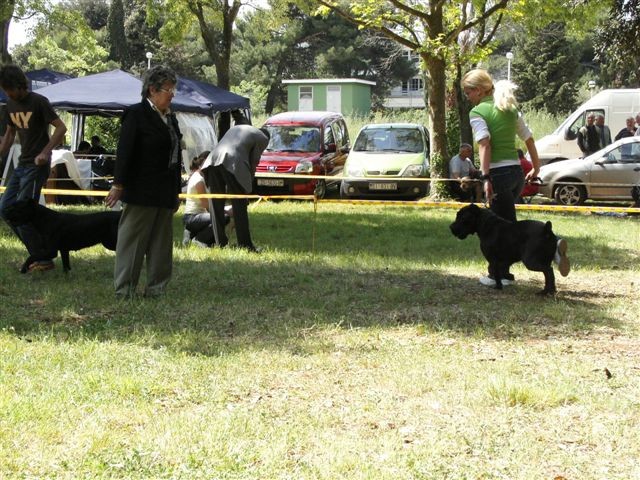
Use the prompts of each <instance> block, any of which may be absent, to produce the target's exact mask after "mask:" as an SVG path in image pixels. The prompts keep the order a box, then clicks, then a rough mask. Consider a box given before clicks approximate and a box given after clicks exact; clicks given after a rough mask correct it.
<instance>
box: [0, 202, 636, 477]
mask: <svg viewBox="0 0 640 480" xmlns="http://www.w3.org/2000/svg"><path fill="white" fill-rule="evenodd" d="M250 216H251V222H252V232H253V235H254V240H255V242H256V243H257V244H258V245H260V246H261V247H263V248H265V250H264V252H263V253H262V254H260V255H253V254H249V253H245V252H242V251H238V250H233V249H225V250H204V249H198V248H194V247H190V248H182V247H179V246H178V245H177V244H176V248H175V250H174V253H175V256H174V276H173V279H172V282H171V284H170V287H169V292H168V295H167V296H166V297H165V298H160V299H153V300H152V299H136V300H132V301H126V302H116V300H115V298H114V294H113V287H112V271H113V253H112V252H107V251H105V250H104V249H103V248H102V247H94V248H91V249H87V250H84V251H82V252H76V253H72V255H71V256H72V258H71V266H72V270H71V272H70V273H69V274H68V275H64V274H63V273H62V271H61V268H60V265H59V264H58V265H57V268H56V270H54V271H51V272H46V273H44V274H40V275H20V274H18V273H17V267H18V265H19V264H20V262H21V260H22V259H23V258H24V250H23V247H22V246H21V245H20V244H19V243H18V242H17V241H16V240H15V238H14V237H13V236H12V235H11V234H10V233H9V230H8V228H6V226H5V225H4V224H3V225H1V226H0V252H1V255H2V256H1V257H0V302H1V305H2V307H1V313H0V328H1V331H0V451H1V452H2V455H0V478H65V479H78V478H91V479H93V478H109V479H111V478H123V479H125V478H126V479H129V478H136V479H137V478H149V479H151V478H153V479H156V478H185V479H198V478H202V479H212V478H220V479H257V478H260V479H293V478H295V479H340V478H344V479H372V478H375V479H391V478H393V479H399V478H401V479H418V478H420V479H423V478H424V479H431V478H433V479H442V478H451V479H467V478H469V479H471V478H473V479H477V478H487V479H489V478H491V479H493V478H518V479H520V478H521V479H529V478H531V479H539V478H554V477H555V476H564V477H566V478H585V479H587V478H588V479H590V478H619V479H629V478H638V477H639V476H640V469H639V467H638V466H637V458H639V457H640V447H638V445H640V434H639V433H638V432H640V428H639V427H640V425H639V423H640V414H639V407H640V403H639V402H638V398H640V383H639V382H638V361H639V360H640V353H639V352H640V341H639V340H638V331H639V329H638V320H637V319H638V317H639V316H640V315H639V313H640V295H638V288H639V284H640V267H639V265H640V263H639V260H640V253H639V252H640V223H638V219H637V218H610V217H598V216H581V215H561V214H549V213H537V212H536V213H533V212H521V213H520V218H532V219H551V220H552V222H553V225H554V230H555V231H556V232H557V233H559V234H562V235H563V236H564V237H565V238H568V240H569V242H570V251H569V253H570V256H571V259H572V262H573V267H574V268H573V271H572V273H571V275H570V276H569V277H567V278H564V277H560V276H558V279H557V283H558V289H559V293H558V295H557V296H556V297H555V298H539V297H537V296H536V295H535V292H536V291H538V290H540V289H541V288H542V285H543V280H542V275H541V274H537V273H534V272H528V271H527V270H526V269H524V267H522V266H518V267H516V269H515V271H514V273H515V275H516V277H517V279H518V284H517V285H516V286H514V287H509V288H506V289H505V290H504V291H502V292H496V291H493V290H488V289H486V288H484V287H482V286H480V285H479V284H478V282H477V278H478V276H479V275H480V274H481V273H483V271H484V269H485V265H484V261H483V259H482V258H481V255H480V253H479V248H478V241H477V238H476V237H472V238H470V239H467V240H465V241H460V240H457V239H455V238H454V237H453V236H452V235H451V234H450V233H449V231H448V224H449V223H450V222H451V221H452V218H453V216H454V211H453V210H446V209H430V208H424V207H422V206H418V205H416V206H410V207H399V206H363V205H343V204H341V205H337V204H326V203H323V204H320V205H319V206H318V210H317V214H314V211H313V206H312V205H310V204H308V203H294V202H280V203H273V202H265V203H260V204H256V205H253V206H252V207H251V211H250ZM180 232H181V224H180V220H179V217H176V218H175V233H176V235H175V238H176V242H177V241H178V239H179V238H181V235H180ZM58 262H59V261H58ZM605 368H606V369H607V371H609V372H610V373H611V374H612V376H611V378H608V376H607V375H606V372H605Z"/></svg>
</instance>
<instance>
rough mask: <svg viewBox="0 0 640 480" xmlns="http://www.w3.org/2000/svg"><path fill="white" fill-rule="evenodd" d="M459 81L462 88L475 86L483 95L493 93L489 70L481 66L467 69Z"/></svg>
mask: <svg viewBox="0 0 640 480" xmlns="http://www.w3.org/2000/svg"><path fill="white" fill-rule="evenodd" d="M460 83H462V88H477V89H479V90H481V91H482V92H483V93H484V95H485V96H486V95H491V94H492V93H493V78H491V75H489V72H487V71H486V70H482V69H481V68H476V69H475V70H470V71H468V72H467V73H466V74H465V76H464V77H462V81H461V82H460Z"/></svg>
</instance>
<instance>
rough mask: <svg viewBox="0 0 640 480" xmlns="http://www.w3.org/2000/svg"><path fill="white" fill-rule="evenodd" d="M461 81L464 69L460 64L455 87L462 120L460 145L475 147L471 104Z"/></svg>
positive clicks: (457, 67) (459, 114)
mask: <svg viewBox="0 0 640 480" xmlns="http://www.w3.org/2000/svg"><path fill="white" fill-rule="evenodd" d="M461 81H462V67H461V66H460V63H458V65H457V66H456V79H455V83H454V85H453V87H454V89H455V92H456V103H457V108H458V118H459V119H460V143H468V144H469V145H473V133H472V131H471V124H470V123H469V111H470V104H469V101H468V100H467V97H465V96H464V92H463V91H462V85H460V82H461Z"/></svg>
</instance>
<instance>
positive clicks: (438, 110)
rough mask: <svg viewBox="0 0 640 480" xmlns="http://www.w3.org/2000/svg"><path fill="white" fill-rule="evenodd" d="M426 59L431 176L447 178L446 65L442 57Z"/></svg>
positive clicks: (436, 185)
mask: <svg viewBox="0 0 640 480" xmlns="http://www.w3.org/2000/svg"><path fill="white" fill-rule="evenodd" d="M424 60H425V65H426V70H427V79H428V82H427V95H428V98H427V101H428V104H429V120H430V124H431V157H432V161H431V176H432V177H434V178H446V176H447V171H446V168H445V167H446V159H447V158H448V152H447V129H446V112H445V93H446V80H445V79H446V74H445V69H446V66H445V62H444V60H443V59H441V58H436V57H432V56H428V57H426V58H424ZM438 157H439V158H438ZM438 183H440V182H438ZM433 186H435V187H436V189H435V190H436V192H435V193H437V191H438V190H439V188H438V187H439V185H438V184H437V183H436V184H434V185H433Z"/></svg>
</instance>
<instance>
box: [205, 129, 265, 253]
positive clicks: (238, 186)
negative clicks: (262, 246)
mask: <svg viewBox="0 0 640 480" xmlns="http://www.w3.org/2000/svg"><path fill="white" fill-rule="evenodd" d="M268 144H269V138H268V137H267V135H265V133H264V132H262V131H261V130H260V129H258V128H256V127H253V126H251V125H236V126H234V127H232V128H230V129H229V130H228V131H227V133H225V134H224V136H223V137H222V139H221V140H220V142H219V143H218V145H216V146H215V148H214V149H213V150H212V151H211V153H210V154H209V156H208V157H207V159H206V160H205V162H204V164H203V165H202V168H201V172H202V175H203V177H204V179H205V182H206V184H207V188H208V189H209V191H210V192H211V193H229V194H248V193H251V190H252V189H253V178H254V176H255V173H256V168H257V166H258V162H259V161H260V156H261V155H262V152H263V151H264V149H265V148H267V145H268ZM211 204H212V210H213V211H212V215H211V217H212V219H213V222H212V224H213V233H214V236H215V239H216V245H218V246H222V247H223V246H225V245H227V243H228V241H229V239H228V238H227V235H226V234H225V231H224V226H225V219H224V205H225V200H224V199H213V200H212V201H211ZM247 204H248V201H247V199H246V198H238V199H236V198H233V199H232V200H231V205H232V206H233V218H234V220H235V225H236V238H237V240H238V246H239V247H243V248H247V249H249V250H255V249H256V248H255V246H254V245H253V242H252V241H251V233H250V231H249V216H248V214H247Z"/></svg>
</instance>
